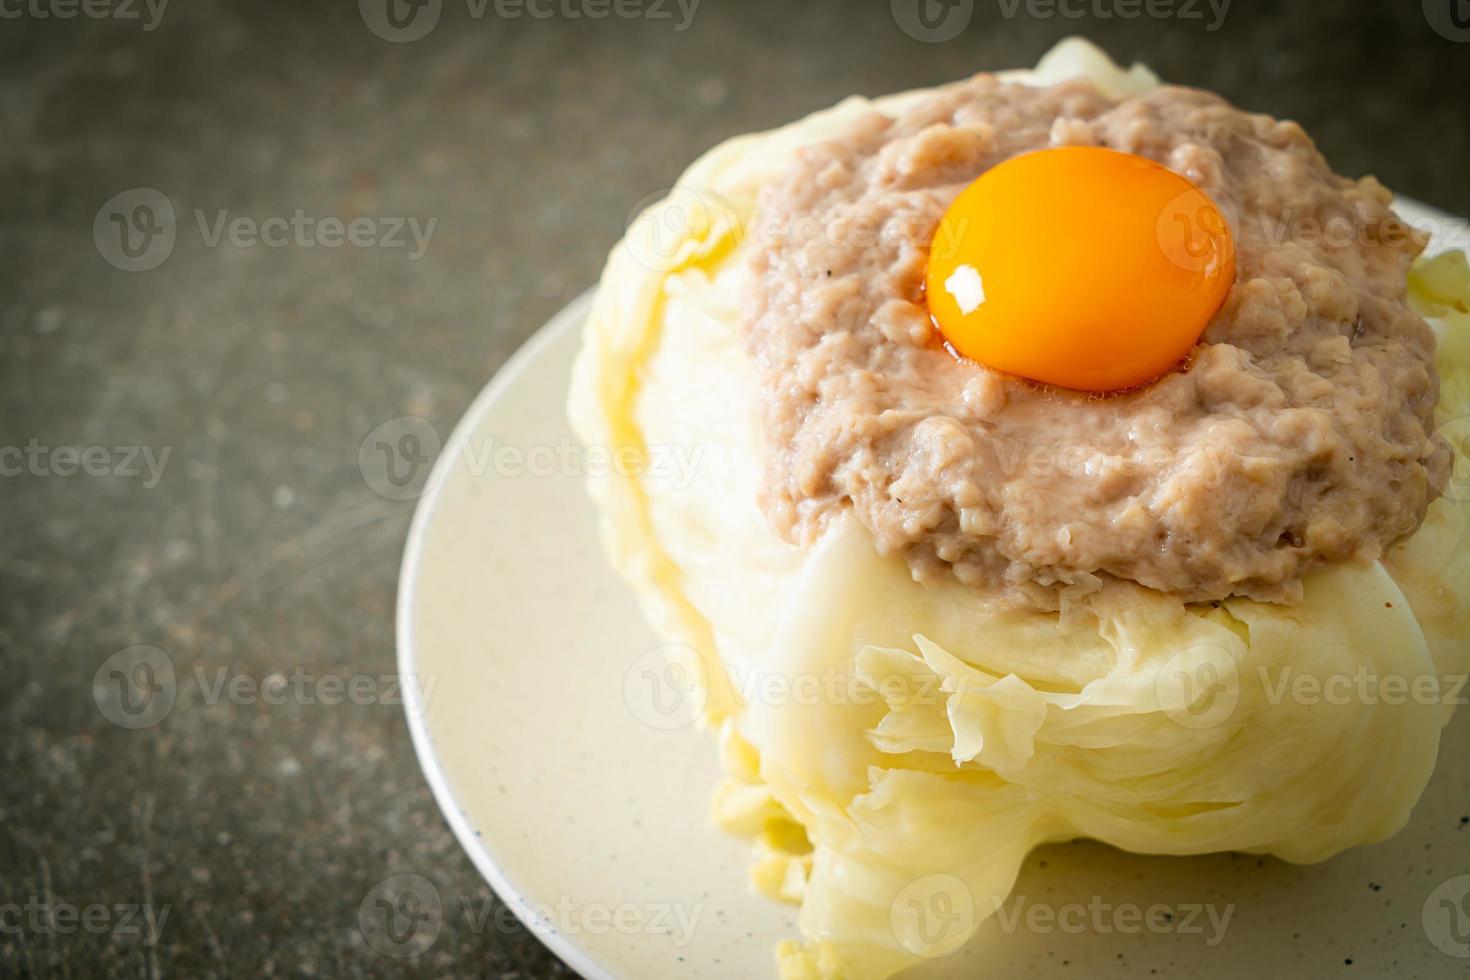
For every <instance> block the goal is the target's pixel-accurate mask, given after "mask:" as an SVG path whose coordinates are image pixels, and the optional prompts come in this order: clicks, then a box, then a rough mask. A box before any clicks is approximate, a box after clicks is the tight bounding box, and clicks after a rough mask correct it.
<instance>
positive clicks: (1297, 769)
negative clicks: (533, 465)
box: [570, 41, 1470, 977]
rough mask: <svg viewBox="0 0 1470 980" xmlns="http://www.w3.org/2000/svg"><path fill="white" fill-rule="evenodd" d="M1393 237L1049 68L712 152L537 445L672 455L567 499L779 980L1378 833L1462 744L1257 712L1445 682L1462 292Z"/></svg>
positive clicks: (1308, 183)
mask: <svg viewBox="0 0 1470 980" xmlns="http://www.w3.org/2000/svg"><path fill="white" fill-rule="evenodd" d="M1390 201H1391V198H1390V195H1389V194H1388V192H1387V191H1386V190H1385V189H1384V188H1383V187H1382V186H1381V185H1380V184H1378V183H1377V182H1376V181H1375V180H1373V179H1372V178H1364V179H1362V180H1349V179H1347V178H1344V177H1341V176H1339V175H1337V174H1335V173H1334V172H1333V171H1332V170H1331V169H1330V167H1329V166H1328V164H1327V163H1326V161H1325V160H1324V159H1323V158H1322V156H1321V155H1320V154H1319V153H1318V152H1317V150H1316V149H1315V147H1314V146H1313V144H1312V143H1311V141H1310V140H1309V139H1308V137H1307V136H1306V134H1305V133H1303V131H1302V130H1301V128H1300V127H1298V126H1296V125H1295V124H1293V123H1290V122H1281V121H1277V120H1275V119H1272V118H1270V117H1268V116H1263V115H1256V114H1251V113H1246V112H1243V111H1241V110H1238V109H1236V108H1234V107H1232V106H1230V105H1229V104H1228V103H1226V102H1225V101H1224V100H1222V99H1220V98H1219V97H1217V96H1214V95H1211V94H1209V93H1205V92H1200V91H1195V90H1190V89H1184V88H1177V87H1171V86H1163V85H1160V84H1159V82H1158V81H1157V79H1155V78H1154V76H1153V75H1152V74H1151V73H1150V72H1148V70H1147V69H1144V68H1142V67H1134V68H1132V69H1131V70H1127V71H1125V70H1123V69H1120V68H1119V67H1117V66H1115V65H1113V64H1112V63H1111V62H1110V61H1108V60H1107V58H1106V57H1105V56H1104V55H1103V54H1102V53H1101V52H1099V51H1098V50H1097V49H1095V48H1093V47H1091V46H1090V45H1088V44H1086V43H1085V42H1081V41H1070V42H1065V43H1064V44H1062V45H1060V46H1059V47H1058V48H1057V49H1055V50H1054V51H1053V52H1052V53H1051V54H1049V55H1048V56H1047V57H1046V58H1045V59H1044V60H1043V61H1042V63H1041V64H1040V65H1039V66H1038V68H1037V69H1036V70H1034V71H1029V72H1007V73H1004V74H1001V75H984V74H982V75H978V76H976V77H974V78H972V79H969V80H966V81H963V82H959V83H956V84H953V85H948V86H944V87H941V88H938V89H933V90H926V91H921V92H912V93H906V94H902V95H896V96H891V97H888V98H883V99H878V100H875V101H868V100H864V99H857V98H854V99H849V100H847V101H845V102H843V103H841V104H840V105H838V106H836V107H834V108H833V109H830V110H827V111H825V112H820V113H817V114H816V115H813V116H811V117H809V118H807V119H804V120H802V121H800V122H797V123H795V124H792V125H790V126H787V127H784V128H782V129H778V130H775V131H772V132H769V133H763V134H758V135H753V136H745V137H740V138H737V139H734V140H731V141H729V142H727V143H725V144H723V145H721V146H719V147H716V148H715V149H714V150H711V151H710V152H709V153H708V154H706V155H705V156H704V157H703V158H702V159H700V160H699V161H698V162H696V163H695V164H694V165H693V166H692V167H691V168H690V169H689V171H688V172H686V174H685V175H684V176H683V178H681V180H680V182H679V184H678V186H677V187H675V188H674V189H673V190H672V191H671V192H670V193H669V195H668V196H667V197H666V198H665V199H664V200H662V201H661V202H660V203H658V204H655V205H654V206H653V207H652V208H650V209H649V210H648V211H647V212H645V213H644V214H643V215H642V216H641V217H640V218H639V219H638V220H637V221H635V222H634V224H633V225H632V226H631V227H630V229H629V233H628V235H627V237H626V238H625V239H624V241H623V242H621V243H620V244H619V245H618V246H617V247H616V248H615V249H614V250H613V253H612V255H611V257H610V258H609V261H608V265H607V269H606V271H605V273H604V275H603V278H602V283H601V286H600V289H599V291H598V295H597V299H596V302H595V305H594V309H593V311H592V314H591V316H590V317H589V320H588V324H587V327H586V333H585V338H584V345H583V349H582V351H581V353H580V355H579V357H578V360H577V364H576V367H575V371H574V378H573V385H572V395H571V404H570V413H571V416H572V420H573V423H574V425H575V427H576V429H577V432H578V434H579V436H580V437H581V438H582V439H583V440H584V441H586V442H588V443H589V444H597V445H605V446H611V447H618V448H619V449H620V450H623V451H625V452H628V453H630V454H633V455H634V456H638V455H639V454H649V453H652V452H653V451H655V450H657V449H659V448H660V447H683V448H684V449H686V450H687V451H689V452H690V453H691V454H697V456H693V457H692V458H697V460H698V464H697V466H696V467H695V468H694V470H693V473H692V478H691V479H673V478H671V477H670V475H669V474H667V473H662V472H660V471H659V468H657V467H645V468H639V467H630V468H628V471H627V472H626V473H625V474H614V475H613V476H610V477H608V478H606V479H599V480H595V481H593V482H592V484H591V490H592V493H593V496H594V499H595V500H596V503H597V505H598V507H599V510H600V513H601V522H602V530H603V537H604V542H605V546H606V549H607V551H608V554H609V555H610V557H611V559H612V561H613V563H614V564H615V566H616V567H617V568H618V569H619V571H620V572H621V573H622V574H623V576H624V577H625V578H626V579H627V580H628V581H629V582H630V583H631V584H632V586H633V588H634V590H635V591H636V593H637V594H638V597H639V599H640V601H641V602H642V605H643V608H644V610H645V612H646V614H647V616H648V618H649V619H650V620H651V621H652V622H653V624H654V625H655V626H656V627H657V628H658V629H659V630H660V631H661V632H662V633H663V634H665V635H666V636H667V637H668V638H669V639H670V640H671V641H673V642H676V643H678V644H680V645H682V646H683V647H685V648H687V649H689V650H691V651H693V655H694V657H695V660H694V661H693V662H694V663H695V664H696V667H697V673H698V675H699V677H700V680H701V684H702V686H703V692H702V693H703V694H704V698H703V700H702V701H701V703H702V704H704V705H705V710H704V720H705V721H706V722H707V723H708V724H709V726H710V727H711V728H713V729H715V730H716V731H717V733H718V737H719V746H720V753H721V758H722V760H723V763H724V766H725V769H726V772H727V776H726V778H725V779H724V781H723V782H722V783H721V785H720V786H718V787H716V788H715V791H714V804H713V812H714V816H715V820H716V822H717V823H719V824H720V825H722V826H724V827H725V828H727V829H731V830H734V831H736V832H739V833H743V834H746V835H747V836H750V837H751V838H753V840H754V845H753V848H754V858H753V864H752V870H751V880H752V883H753V884H754V885H755V886H756V888H757V889H758V890H759V891H761V892H762V893H764V894H766V895H768V896H770V897H772V898H777V899H781V900H785V901H790V902H795V903H799V904H800V905H801V913H800V918H799V922H800V927H801V938H800V940H793V941H792V942H789V943H787V944H785V945H784V946H783V947H782V949H781V950H780V952H779V963H780V969H781V972H782V974H783V975H784V976H787V977H884V976H889V975H892V974H893V973H895V972H897V971H899V970H901V969H903V968H905V967H907V966H909V965H912V964H914V963H916V962H918V961H920V960H921V959H923V958H925V957H931V956H939V955H947V954H948V953H951V952H953V951H954V950H956V949H958V948H959V947H960V946H962V945H963V944H964V942H965V941H966V940H967V939H968V938H969V936H970V935H971V934H972V933H973V931H974V930H975V928H977V927H978V925H979V923H980V922H981V921H983V920H984V919H985V917H986V916H988V915H989V914H991V913H992V912H994V911H995V909H996V908H997V906H998V905H999V904H1000V903H1002V902H1003V901H1004V900H1005V898H1006V895H1007V893H1008V892H1009V890H1010V888H1011V886H1012V884H1013V883H1014V881H1015V877H1016V875H1017V872H1018V870H1019V868H1020V866H1021V863H1022V861H1023V860H1024V858H1025V856H1026V854H1027V853H1028V852H1029V851H1030V850H1031V849H1033V848H1034V847H1036V846H1037V845H1039V844H1043V843H1046V842H1049V841H1061V840H1069V839H1074V838H1082V837H1089V838H1095V839H1098V840H1102V841H1105V842H1107V843H1110V844H1113V845H1116V846H1118V847H1122V848H1126V849H1128V850H1133V851H1139V852H1145V853H1154V854H1179V855H1183V854H1200V853H1206V852H1211V851H1223V850H1236V851H1246V852H1253V853H1262V854H1273V855H1276V856H1277V857H1280V858H1282V859H1285V860H1288V861H1295V862H1313V861H1321V860H1325V859H1327V858H1329V857H1331V856H1332V855H1334V854H1336V853H1338V852H1340V851H1342V850H1344V849H1345V848H1349V847H1353V846H1356V845H1359V844H1365V843H1369V842H1372V841H1376V840H1380V839H1383V838H1385V837H1387V836H1389V835H1391V834H1393V833H1394V832H1395V831H1397V830H1398V829H1399V828H1400V827H1402V825H1403V824H1404V822H1405V820H1406V819H1407V817H1408V814H1409V811H1410V809H1411V808H1412V807H1413V805H1414V803H1415V802H1416V800H1417V799H1418V797H1419V795H1420V793H1421V791H1422V790H1423V787H1424V785H1425V782H1426V781H1427V779H1428V777H1429V774H1430V772H1431V770H1432V768H1433V766H1434V762H1435V758H1436V753H1437V751H1438V746H1439V738H1440V731H1441V729H1442V727H1443V725H1444V723H1445V722H1446V721H1447V720H1448V715H1449V712H1450V710H1451V706H1450V705H1449V704H1448V703H1447V700H1448V699H1446V698H1444V697H1433V696H1424V697H1412V698H1407V699H1404V698H1389V697H1387V696H1384V697H1367V696H1355V697H1348V698H1333V699H1330V700H1328V701H1324V700H1322V699H1320V698H1319V699H1312V698H1308V697H1303V696H1297V695H1293V694H1291V693H1289V690H1295V689H1294V688H1291V689H1288V688H1287V687H1284V686H1283V678H1287V679H1288V680H1289V679H1290V678H1291V677H1294V676H1295V677H1300V676H1309V677H1313V678H1316V679H1318V680H1319V681H1321V680H1324V679H1332V678H1339V677H1348V678H1362V677H1365V676H1366V677H1368V678H1370V679H1377V680H1380V681H1383V682H1384V683H1385V684H1386V683H1387V680H1388V679H1391V678H1392V679H1398V680H1402V681H1404V682H1406V683H1418V684H1419V685H1420V688H1419V689H1421V690H1428V689H1429V688H1430V687H1433V688H1434V689H1435V690H1439V689H1440V688H1441V687H1442V688H1444V689H1446V690H1447V689H1448V688H1449V687H1450V683H1451V679H1452V677H1453V676H1454V675H1460V674H1463V673H1464V672H1465V671H1466V669H1467V668H1470V642H1467V637H1470V550H1467V549H1466V548H1465V539H1466V528H1467V523H1470V506H1467V503H1466V501H1467V499H1470V488H1467V486H1466V482H1467V481H1466V479H1465V477H1464V473H1463V466H1461V467H1460V468H1459V469H1457V468H1456V466H1455V464H1456V462H1458V460H1457V458H1456V457H1455V455H1454V449H1453V446H1452V445H1451V443H1453V442H1454V441H1455V439H1454V437H1455V436H1456V435H1457V434H1458V435H1463V434H1464V433H1462V432H1461V431H1460V430H1461V428H1462V427H1463V426H1462V425H1461V423H1462V421H1463V420H1464V419H1465V418H1466V417H1467V416H1470V313H1467V312H1466V311H1467V305H1470V271H1467V270H1466V267H1465V265H1464V262H1463V257H1461V258H1459V259H1456V258H1454V257H1453V256H1454V254H1455V253H1446V255H1445V256H1440V257H1437V258H1433V259H1429V260H1424V261H1419V263H1418V265H1415V264H1414V263H1415V262H1416V260H1417V259H1419V257H1420V253H1421V252H1422V251H1423V249H1424V244H1425V239H1424V236H1423V235H1422V234H1421V233H1420V232H1418V231H1416V230H1415V229H1412V228H1410V227H1408V226H1407V225H1405V224H1404V223H1403V222H1402V221H1401V220H1399V219H1398V218H1397V217H1396V216H1395V215H1394V213H1393V211H1392V209H1391V207H1390ZM1342 227H1346V228H1347V229H1349V231H1350V233H1349V234H1347V235H1346V236H1344V235H1342V234H1340V233H1339V234H1333V233H1332V231H1333V229H1339V230H1340V228H1342ZM1313 228H1315V229H1317V230H1318V231H1319V232H1320V233H1318V234H1309V233H1308V232H1309V231H1310V230H1311V229H1313ZM1426 318H1427V319H1426ZM1283 691H1288V693H1285V694H1284V693H1283ZM936 897H942V898H943V899H944V903H945V908H948V909H959V910H962V913H963V914H956V915H954V916H952V917H950V918H949V919H948V920H947V922H948V925H947V926H946V927H945V928H943V929H940V930H938V931H937V932H936V931H935V930H933V929H930V928H927V927H926V924H925V923H924V922H921V921H917V920H916V918H915V917H916V916H922V915H923V909H924V908H926V907H928V906H929V905H932V904H933V900H934V899H935V898H936Z"/></svg>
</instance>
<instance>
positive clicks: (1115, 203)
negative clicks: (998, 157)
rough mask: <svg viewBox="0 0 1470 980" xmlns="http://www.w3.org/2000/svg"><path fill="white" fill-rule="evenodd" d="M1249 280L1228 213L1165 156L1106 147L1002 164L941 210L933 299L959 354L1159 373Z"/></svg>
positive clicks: (1119, 381)
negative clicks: (1242, 276)
mask: <svg viewBox="0 0 1470 980" xmlns="http://www.w3.org/2000/svg"><path fill="white" fill-rule="evenodd" d="M1234 281H1235V244H1234V241H1233V239H1232V238H1231V234H1230V228H1229V226H1228V224H1227V223H1226V221H1225V218H1224V216H1223V215H1222V214H1221V213H1220V210H1219V208H1217V207H1216V206H1215V204H1214V202H1212V201H1211V200H1210V198H1209V197H1208V196H1206V195H1205V193H1204V192H1203V191H1201V190H1200V189H1199V188H1198V187H1196V186H1195V185H1194V184H1192V183H1190V182H1189V181H1188V180H1187V179H1185V178H1184V177H1181V176H1179V175H1178V174H1176V173H1174V172H1173V171H1172V170H1169V169H1167V168H1165V167H1163V166H1160V165H1159V164H1157V163H1155V162H1153V161H1152V160H1147V159H1144V158H1143V157H1139V156H1134V155H1132V154H1130V153H1119V152H1117V151H1116V150H1108V149H1103V148H1100V147H1082V146H1076V147H1063V148H1060V149H1052V150H1039V151H1037V152H1035V153H1028V154H1026V155H1024V156H1019V157H1015V158H1013V159H1011V160H1007V161H1006V162H1004V163H1002V164H1000V165H998V166H996V167H993V168H992V169H990V170H988V171H986V172H985V173H984V174H982V175H981V176H980V177H979V179H977V180H976V181H975V182H974V183H972V184H971V185H970V186H969V187H967V188H965V190H964V191H963V192H961V194H960V196H959V197H957V198H956V199H955V201H954V203H953V204H952V205H950V208H949V210H948V211H947V212H945V215H944V218H943V220H942V221H941V222H940V224H939V228H938V229H937V230H936V232H935V234H934V241H933V245H932V246H931V248H930V252H929V263H928V268H927V270H926V273H925V289H926V291H927V297H928V303H929V312H930V314H931V316H932V317H933V318H934V322H935V324H936V325H937V326H938V327H939V330H940V332H941V333H942V334H943V335H944V337H945V339H946V340H947V341H948V342H949V344H950V345H951V346H952V347H953V348H954V350H955V351H956V352H958V353H959V354H961V355H963V356H965V357H967V358H970V359H971V360H974V361H978V362H979V363H981V364H984V365H986V366H987V367H991V368H995V369H996V370H998V371H1005V372H1007V373H1009V374H1015V375H1019V376H1021V377H1023V378H1030V379H1031V380H1033V381H1040V382H1043V383H1045V384H1051V385H1060V386H1062V387H1065V388H1076V389H1081V390H1083V391H1117V390H1120V389H1124V388H1132V387H1136V386H1138V385H1142V384H1146V383H1148V382H1150V381H1152V380H1154V379H1155V378H1157V377H1159V376H1160V375H1162V374H1164V373H1165V372H1166V371H1168V370H1169V369H1170V368H1171V367H1173V366H1174V365H1176V364H1178V363H1179V361H1180V360H1182V359H1183V358H1184V357H1185V356H1186V355H1187V354H1188V353H1189V351H1190V350H1191V349H1192V348H1193V347H1194V345H1195V344H1196V343H1197V342H1198V341H1199V338H1200V335H1201V334H1202V333H1203V332H1204V329H1205V326H1206V325H1207V324H1208V323H1209V321H1210V318H1211V317H1213V316H1214V315H1215V312H1216V311H1217V310H1218V309H1219V308H1220V305H1221V304H1222V303H1223V302H1224V301H1225V294H1226V293H1227V292H1228V291H1229V289H1230V286H1231V284H1232V283H1233V282H1234Z"/></svg>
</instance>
